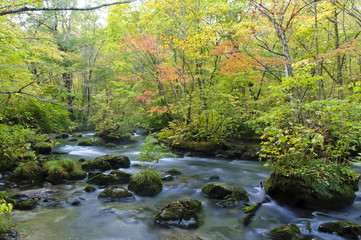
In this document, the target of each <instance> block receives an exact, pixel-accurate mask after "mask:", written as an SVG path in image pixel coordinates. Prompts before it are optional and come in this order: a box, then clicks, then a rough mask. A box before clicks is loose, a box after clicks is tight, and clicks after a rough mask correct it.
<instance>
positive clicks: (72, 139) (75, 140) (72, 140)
mask: <svg viewBox="0 0 361 240" xmlns="http://www.w3.org/2000/svg"><path fill="white" fill-rule="evenodd" d="M78 140H79V139H77V138H71V139H70V140H69V142H77V141H78ZM80 146H81V145H80Z"/></svg>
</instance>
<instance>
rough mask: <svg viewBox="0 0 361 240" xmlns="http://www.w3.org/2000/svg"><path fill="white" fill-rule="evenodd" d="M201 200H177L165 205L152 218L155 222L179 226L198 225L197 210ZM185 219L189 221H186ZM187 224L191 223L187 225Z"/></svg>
mask: <svg viewBox="0 0 361 240" xmlns="http://www.w3.org/2000/svg"><path fill="white" fill-rule="evenodd" d="M201 206H202V204H201V202H200V201H198V200H191V199H185V200H178V201H175V202H172V203H169V204H167V205H165V206H164V207H163V208H162V209H161V210H160V211H159V213H158V214H157V215H156V216H155V218H154V223H155V224H164V225H177V226H179V227H196V226H198V219H199V216H198V212H199V211H200V210H201ZM184 220H185V221H190V220H192V222H190V223H186V222H184ZM187 224H192V225H193V226H189V225H187Z"/></svg>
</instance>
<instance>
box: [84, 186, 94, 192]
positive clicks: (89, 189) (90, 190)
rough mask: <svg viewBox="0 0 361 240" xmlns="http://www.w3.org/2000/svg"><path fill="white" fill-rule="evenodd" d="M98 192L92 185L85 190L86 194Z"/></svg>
mask: <svg viewBox="0 0 361 240" xmlns="http://www.w3.org/2000/svg"><path fill="white" fill-rule="evenodd" d="M96 190H97V188H96V187H94V186H92V185H87V186H86V187H85V188H84V191H86V192H95V191H96Z"/></svg>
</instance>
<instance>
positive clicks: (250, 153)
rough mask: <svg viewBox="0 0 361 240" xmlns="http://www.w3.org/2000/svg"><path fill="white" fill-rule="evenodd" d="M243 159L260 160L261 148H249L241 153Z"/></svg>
mask: <svg viewBox="0 0 361 240" xmlns="http://www.w3.org/2000/svg"><path fill="white" fill-rule="evenodd" d="M241 159H242V160H252V161H258V160H259V149H257V148H256V149H249V150H247V151H246V152H244V153H243V154H242V155H241Z"/></svg>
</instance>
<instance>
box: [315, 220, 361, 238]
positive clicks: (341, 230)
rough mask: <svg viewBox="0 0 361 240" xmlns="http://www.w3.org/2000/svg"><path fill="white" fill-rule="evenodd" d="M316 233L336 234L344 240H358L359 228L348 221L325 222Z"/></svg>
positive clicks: (360, 235) (359, 235)
mask: <svg viewBox="0 0 361 240" xmlns="http://www.w3.org/2000/svg"><path fill="white" fill-rule="evenodd" d="M318 231H320V232H324V233H336V234H337V235H339V236H341V237H344V238H346V239H355V240H357V239H360V237H361V226H360V225H358V224H356V223H353V222H348V221H339V222H326V223H323V224H321V225H320V226H319V227H318Z"/></svg>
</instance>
